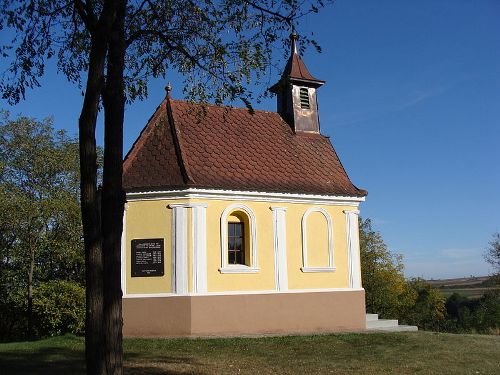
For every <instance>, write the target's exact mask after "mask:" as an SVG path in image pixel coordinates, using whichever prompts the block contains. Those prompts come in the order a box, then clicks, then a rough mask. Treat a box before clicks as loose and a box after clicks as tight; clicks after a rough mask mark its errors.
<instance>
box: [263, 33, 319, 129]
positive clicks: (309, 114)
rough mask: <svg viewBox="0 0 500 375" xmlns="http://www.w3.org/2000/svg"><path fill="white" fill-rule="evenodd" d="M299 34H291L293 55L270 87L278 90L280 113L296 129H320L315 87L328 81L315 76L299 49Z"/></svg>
mask: <svg viewBox="0 0 500 375" xmlns="http://www.w3.org/2000/svg"><path fill="white" fill-rule="evenodd" d="M297 39H298V37H297V34H295V32H294V33H292V34H291V35H290V41H291V53H290V58H289V59H288V62H287V64H286V66H285V70H284V71H283V74H282V75H281V79H280V80H279V81H278V82H277V83H276V84H274V85H273V86H272V87H271V88H270V89H269V91H271V92H272V93H274V94H276V96H277V105H278V113H279V114H280V115H281V117H283V119H284V120H285V121H286V122H288V124H289V125H290V126H291V127H292V129H293V131H294V132H296V133H298V132H308V133H319V130H320V129H319V115H318V101H317V98H316V89H317V88H318V87H320V86H322V85H323V84H324V83H325V81H322V80H319V79H317V78H314V77H313V76H312V75H311V73H309V70H307V68H306V65H305V64H304V62H303V61H302V59H301V58H300V56H299V54H298V53H297Z"/></svg>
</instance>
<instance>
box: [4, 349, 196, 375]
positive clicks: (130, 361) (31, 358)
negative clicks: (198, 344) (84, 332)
mask: <svg viewBox="0 0 500 375" xmlns="http://www.w3.org/2000/svg"><path fill="white" fill-rule="evenodd" d="M145 357H146V356H144V354H143V353H142V354H141V353H126V354H125V363H124V373H125V374H130V375H139V374H151V375H160V374H162V375H179V374H184V375H195V374H201V373H202V371H200V370H191V369H189V367H196V368H202V366H203V365H202V364H200V363H194V362H193V361H192V360H190V359H189V358H181V357H168V356H147V358H145ZM170 366H176V367H179V368H182V369H180V370H171V369H167V367H170ZM186 367H187V368H186ZM0 374H2V375H14V374H15V375H24V374H40V375H79V374H85V359H84V352H83V351H82V350H77V349H70V348H61V347H57V346H54V347H45V348H39V349H34V350H16V351H6V352H0Z"/></svg>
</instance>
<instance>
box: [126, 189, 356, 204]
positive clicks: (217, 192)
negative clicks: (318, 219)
mask: <svg viewBox="0 0 500 375" xmlns="http://www.w3.org/2000/svg"><path fill="white" fill-rule="evenodd" d="M164 199H170V200H174V199H213V200H234V201H241V200H253V201H259V202H273V203H277V202H288V203H309V204H321V205H331V206H346V205H347V206H354V207H358V205H359V203H360V202H364V201H365V197H347V196H332V195H319V194H297V193H266V192H261V191H242V190H222V189H197V188H189V189H183V190H158V191H147V192H133V193H127V200H128V201H136V200H164Z"/></svg>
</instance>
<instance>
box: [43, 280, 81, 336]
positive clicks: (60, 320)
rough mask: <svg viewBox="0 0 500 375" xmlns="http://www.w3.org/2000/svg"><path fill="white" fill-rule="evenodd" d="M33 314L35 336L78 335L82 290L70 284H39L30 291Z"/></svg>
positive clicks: (56, 282)
mask: <svg viewBox="0 0 500 375" xmlns="http://www.w3.org/2000/svg"><path fill="white" fill-rule="evenodd" d="M33 313H34V322H35V327H36V331H37V334H38V336H54V335H60V334H63V333H75V334H79V333H82V332H83V330H84V327H85V289H84V288H82V287H81V286H80V285H78V284H77V283H75V282H72V281H64V280H54V281H48V282H44V283H41V284H40V285H39V286H38V287H37V288H35V290H34V292H33Z"/></svg>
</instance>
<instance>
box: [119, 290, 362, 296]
mask: <svg viewBox="0 0 500 375" xmlns="http://www.w3.org/2000/svg"><path fill="white" fill-rule="evenodd" d="M363 290H364V289H363V288H357V289H355V288H325V289H289V290H284V291H277V290H247V291H227V292H207V293H188V294H187V295H188V296H192V297H197V296H237V295H245V294H252V295H253V294H302V293H331V292H340V293H342V292H361V291H363ZM178 296H179V295H178V294H175V293H151V294H127V295H124V296H123V298H162V297H163V298H169V297H178Z"/></svg>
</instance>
